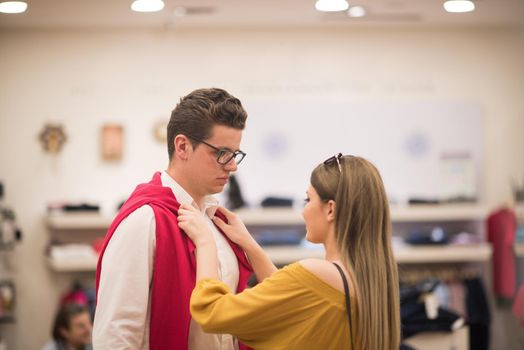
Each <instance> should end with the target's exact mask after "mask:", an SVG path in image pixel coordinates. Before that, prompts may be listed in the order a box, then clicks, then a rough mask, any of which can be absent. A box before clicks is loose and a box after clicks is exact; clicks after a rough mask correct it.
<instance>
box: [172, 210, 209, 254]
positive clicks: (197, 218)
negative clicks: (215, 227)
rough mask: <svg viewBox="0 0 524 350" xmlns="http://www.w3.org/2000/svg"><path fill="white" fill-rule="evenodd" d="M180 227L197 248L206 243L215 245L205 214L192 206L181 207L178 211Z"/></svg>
mask: <svg viewBox="0 0 524 350" xmlns="http://www.w3.org/2000/svg"><path fill="white" fill-rule="evenodd" d="M178 227H180V228H181V229H182V230H184V232H185V233H186V235H188V236H189V238H191V240H192V241H193V243H194V244H195V245H196V246H197V247H198V246H201V245H203V244H206V243H214V238H213V234H212V233H211V228H210V227H209V223H208V222H207V221H206V218H205V217H204V214H202V213H201V212H200V211H199V210H198V209H197V208H195V207H193V206H192V205H187V204H182V205H180V208H179V209H178Z"/></svg>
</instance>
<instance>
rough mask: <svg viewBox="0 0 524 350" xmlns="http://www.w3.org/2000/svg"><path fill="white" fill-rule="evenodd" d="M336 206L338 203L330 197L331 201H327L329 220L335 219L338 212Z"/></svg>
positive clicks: (327, 216)
mask: <svg viewBox="0 0 524 350" xmlns="http://www.w3.org/2000/svg"><path fill="white" fill-rule="evenodd" d="M336 206H337V204H336V203H335V201H334V200H332V199H330V200H329V201H327V203H326V218H327V221H328V222H333V221H335V212H336V209H337V208H336Z"/></svg>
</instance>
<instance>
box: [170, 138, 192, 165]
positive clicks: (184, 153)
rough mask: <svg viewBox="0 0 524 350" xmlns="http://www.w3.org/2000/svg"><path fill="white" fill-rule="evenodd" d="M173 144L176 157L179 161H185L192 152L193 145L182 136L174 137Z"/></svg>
mask: <svg viewBox="0 0 524 350" xmlns="http://www.w3.org/2000/svg"><path fill="white" fill-rule="evenodd" d="M173 142H174V144H175V154H176V157H177V158H178V159H181V160H187V158H188V157H189V153H190V152H191V150H193V145H192V144H191V142H190V141H189V139H188V138H187V136H185V135H182V134H179V135H176V136H175V139H174V140H173Z"/></svg>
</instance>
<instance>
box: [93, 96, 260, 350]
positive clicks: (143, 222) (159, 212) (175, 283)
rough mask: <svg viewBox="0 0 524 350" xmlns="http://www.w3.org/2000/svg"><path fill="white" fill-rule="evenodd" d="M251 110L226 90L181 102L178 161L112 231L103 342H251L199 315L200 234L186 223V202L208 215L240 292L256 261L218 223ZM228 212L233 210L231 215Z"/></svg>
mask: <svg viewBox="0 0 524 350" xmlns="http://www.w3.org/2000/svg"><path fill="white" fill-rule="evenodd" d="M246 118H247V113H246V111H245V110H244V109H243V107H242V104H241V103H240V101H239V100H238V99H237V98H235V97H233V96H231V95H230V94H229V93H227V92H226V91H224V90H221V89H199V90H196V91H193V92H192V93H190V94H189V95H187V96H185V97H184V98H182V99H181V100H180V102H179V103H178V105H177V106H176V108H175V109H174V110H173V112H172V114H171V119H170V121H169V125H168V130H167V136H168V154H169V166H168V169H167V170H166V171H164V172H158V173H156V174H155V175H154V176H153V179H152V180H151V181H150V182H149V183H146V184H141V185H139V186H138V187H137V188H136V189H135V191H134V192H133V194H131V196H130V197H129V198H128V199H127V201H126V202H125V204H124V205H123V206H122V208H121V209H120V212H119V214H118V215H117V217H116V218H115V220H114V221H113V223H112V224H111V227H110V228H109V231H108V233H107V236H106V239H105V242H104V249H103V250H102V252H101V254H100V258H99V261H98V266H97V276H96V281H97V308H96V313H95V322H94V329H93V346H94V348H95V349H100V350H102V349H111V350H119V349H151V350H160V349H162V350H165V349H190V350H194V349H206V350H214V349H221V350H234V349H238V348H241V349H242V348H244V347H243V345H241V344H240V345H239V344H237V342H236V340H235V339H233V338H232V337H231V336H230V335H227V334H206V333H204V332H203V331H202V329H201V328H200V326H199V325H198V324H197V323H195V322H194V321H193V320H191V316H190V314H189V299H190V296H191V292H192V290H193V287H194V285H195V274H196V262H195V255H194V250H195V246H194V244H193V243H192V241H191V240H190V239H189V238H188V237H187V236H186V235H185V233H184V232H183V231H181V230H180V229H179V228H178V223H177V215H178V214H177V213H178V208H179V206H180V204H189V205H193V206H194V207H195V208H198V209H199V210H200V211H201V212H202V215H204V216H205V217H206V220H207V221H208V223H209V225H210V227H211V229H212V230H213V234H214V237H215V240H216V244H217V253H218V256H219V259H220V271H219V273H220V276H221V279H222V281H224V282H225V283H226V284H228V285H229V287H230V288H231V289H232V290H236V291H238V292H240V291H242V290H243V289H244V288H245V287H246V283H247V279H248V277H249V275H250V273H251V267H250V265H249V263H248V261H247V259H246V256H245V254H244V253H243V251H242V250H241V249H240V248H239V247H238V246H237V245H235V244H234V243H232V242H231V241H230V240H229V239H227V238H226V237H225V236H224V235H223V234H222V233H221V232H220V231H219V230H218V228H217V227H216V226H215V225H214V224H213V223H212V220H211V219H212V218H213V217H214V215H217V216H221V215H222V214H221V213H219V212H216V207H217V205H218V203H217V201H216V200H215V199H214V198H213V197H212V196H211V195H212V194H215V193H218V192H221V191H222V190H223V188H224V186H225V185H226V183H227V180H228V177H229V175H230V174H231V173H232V172H234V171H236V169H237V166H238V164H239V163H240V162H241V161H242V159H243V158H244V156H245V153H244V152H242V151H240V150H239V147H240V141H241V138H242V130H243V129H244V127H245V122H246ZM222 217H223V216H222Z"/></svg>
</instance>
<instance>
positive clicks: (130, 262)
mask: <svg viewBox="0 0 524 350" xmlns="http://www.w3.org/2000/svg"><path fill="white" fill-rule="evenodd" d="M161 181H162V186H164V187H169V188H171V190H172V191H173V193H174V195H175V197H176V199H177V201H178V202H179V203H180V204H191V205H193V206H195V207H197V206H196V203H195V202H194V200H193V198H191V196H190V195H189V194H188V193H187V192H186V191H185V190H184V189H183V188H182V187H181V186H180V185H179V184H178V183H177V182H176V181H175V180H173V179H172V178H171V177H170V176H169V175H168V174H167V173H166V172H165V171H164V172H162V174H161ZM217 205H218V201H217V200H216V199H215V198H214V197H212V196H207V197H206V198H205V199H204V208H200V210H201V211H202V212H203V213H205V214H206V215H205V216H206V218H207V219H208V222H209V226H210V228H211V231H212V232H213V236H214V237H215V240H216V245H217V254H218V260H219V277H220V279H221V280H222V281H223V282H224V283H226V284H227V285H228V286H229V288H231V290H237V286H238V278H239V272H238V261H237V258H236V256H235V253H234V252H233V250H232V249H231V247H230V246H229V243H228V242H227V240H226V239H225V238H224V237H223V236H222V234H221V233H220V232H219V231H218V229H217V228H216V226H215V225H214V224H213V222H212V221H211V218H212V217H214V215H215V211H216V207H217ZM117 231H118V232H117ZM144 233H147V234H144ZM155 246H156V224H155V215H154V212H153V209H152V208H151V207H150V206H149V205H144V206H142V207H140V208H138V209H136V210H135V211H134V212H133V213H131V214H130V215H129V216H128V217H127V218H125V219H124V220H122V222H121V223H120V225H118V227H117V229H116V231H115V233H114V234H113V237H111V240H110V241H109V243H108V245H107V247H106V250H105V252H104V257H103V260H102V271H101V273H100V284H99V287H98V296H97V297H98V298H97V299H98V304H97V308H96V313H95V321H94V325H93V348H94V349H100V350H102V349H112V350H122V349H145V350H147V349H149V318H150V312H151V295H150V290H151V280H152V276H153V265H154V255H155ZM123 261H125V263H124V264H123V263H122V262H123ZM188 347H189V350H200V349H202V350H203V349H206V350H207V349H209V350H234V349H238V345H237V342H236V341H235V340H234V339H233V337H232V336H231V335H229V334H207V333H204V331H203V330H202V328H201V327H200V326H199V325H198V324H197V323H196V322H195V321H194V320H193V319H191V324H190V328H189V338H188Z"/></svg>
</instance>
